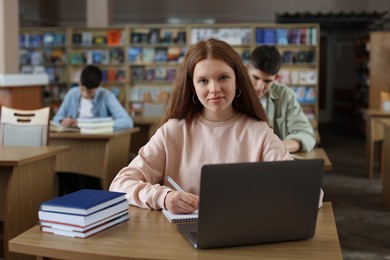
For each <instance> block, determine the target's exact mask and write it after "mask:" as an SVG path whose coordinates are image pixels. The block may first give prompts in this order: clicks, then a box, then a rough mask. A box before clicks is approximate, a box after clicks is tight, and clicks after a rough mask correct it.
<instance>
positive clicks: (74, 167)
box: [49, 127, 139, 190]
mask: <svg viewBox="0 0 390 260" xmlns="http://www.w3.org/2000/svg"><path fill="white" fill-rule="evenodd" d="M138 131H139V128H138V127H135V128H130V129H126V130H121V131H116V132H113V133H104V134H81V133H76V132H62V133H57V132H50V139H49V143H50V144H51V145H69V146H70V147H71V151H69V152H67V153H64V154H61V155H59V156H58V158H57V161H56V167H55V170H56V172H69V173H78V174H85V175H88V176H93V177H98V178H100V179H101V180H102V186H103V189H105V190H108V188H109V187H110V184H111V181H112V180H113V179H114V177H115V176H116V175H117V173H118V172H119V170H120V169H122V168H123V167H125V166H127V165H128V164H129V148H130V141H131V137H132V135H133V134H134V133H136V132H138Z"/></svg>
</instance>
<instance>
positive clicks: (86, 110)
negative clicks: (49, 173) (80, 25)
mask: <svg viewBox="0 0 390 260" xmlns="http://www.w3.org/2000/svg"><path fill="white" fill-rule="evenodd" d="M101 82H102V71H101V70H100V68H99V67H97V66H94V65H87V66H86V67H84V69H83V70H82V72H81V76H80V85H79V87H78V88H71V89H70V90H69V91H68V93H67V94H66V95H65V98H64V101H63V102H62V104H61V106H60V108H59V110H58V112H57V113H56V114H55V116H54V118H53V121H54V122H57V123H61V124H62V125H63V126H77V118H90V117H112V118H113V120H114V131H116V130H121V129H128V128H132V127H134V123H133V120H132V119H131V117H130V116H129V114H128V113H127V111H126V110H125V109H124V108H123V106H122V105H121V104H120V103H119V101H118V99H117V98H116V97H115V95H114V94H113V93H112V92H110V91H109V90H107V89H104V88H102V87H100V84H101ZM58 182H59V189H58V190H59V191H58V192H59V195H60V196H62V195H65V194H68V193H71V192H74V191H77V190H79V189H83V188H91V189H101V188H102V187H101V183H100V179H98V178H95V177H91V176H85V175H81V174H72V173H65V172H59V173H58Z"/></svg>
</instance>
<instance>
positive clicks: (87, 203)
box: [40, 189, 126, 215]
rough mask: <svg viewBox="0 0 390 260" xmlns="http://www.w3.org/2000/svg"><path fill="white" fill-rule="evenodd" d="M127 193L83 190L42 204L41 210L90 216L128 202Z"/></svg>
mask: <svg viewBox="0 0 390 260" xmlns="http://www.w3.org/2000/svg"><path fill="white" fill-rule="evenodd" d="M125 194H126V193H122V192H111V191H105V190H92V189H83V190H79V191H76V192H73V193H70V194H67V195H64V196H61V197H58V198H55V199H52V200H49V201H46V202H43V203H42V204H41V207H40V210H42V211H53V212H58V213H67V214H79V215H89V214H92V213H94V212H96V211H99V210H101V209H104V208H107V207H108V206H111V205H113V204H116V203H118V202H121V201H123V200H126V198H125Z"/></svg>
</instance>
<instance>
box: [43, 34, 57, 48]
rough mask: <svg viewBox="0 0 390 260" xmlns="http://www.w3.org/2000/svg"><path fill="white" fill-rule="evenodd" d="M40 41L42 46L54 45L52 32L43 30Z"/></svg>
mask: <svg viewBox="0 0 390 260" xmlns="http://www.w3.org/2000/svg"><path fill="white" fill-rule="evenodd" d="M42 43H43V46H53V45H54V33H52V32H45V33H43V34H42Z"/></svg>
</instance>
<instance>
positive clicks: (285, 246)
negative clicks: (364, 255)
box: [9, 202, 342, 260]
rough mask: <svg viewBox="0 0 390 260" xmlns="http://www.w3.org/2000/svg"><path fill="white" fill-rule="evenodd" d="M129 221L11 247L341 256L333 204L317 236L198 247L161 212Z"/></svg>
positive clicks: (143, 255) (106, 254)
mask: <svg viewBox="0 0 390 260" xmlns="http://www.w3.org/2000/svg"><path fill="white" fill-rule="evenodd" d="M129 213H130V220H129V221H128V222H126V223H122V224H119V225H117V226H114V227H112V228H110V229H107V230H104V231H103V232H100V233H98V234H96V235H94V236H91V237H89V238H87V239H74V238H69V237H63V236H58V235H52V234H45V233H43V232H41V231H39V228H38V226H35V227H34V228H32V229H30V230H28V231H26V232H24V233H23V234H21V235H19V236H18V237H16V238H14V239H12V240H11V241H10V243H9V246H10V250H12V251H13V252H19V253H24V254H31V255H36V256H43V257H51V258H60V259H85V260H88V259H91V260H92V259H94V260H95V259H110V260H111V259H213V260H214V259H216V260H218V259H237V260H240V259H342V255H341V249H340V243H339V239H338V236H337V230H336V225H335V220H334V216H333V210H332V205H331V204H330V203H329V202H328V203H324V206H323V208H321V209H319V211H318V219H317V228H316V234H315V237H314V238H312V239H310V240H302V241H295V242H285V243H274V244H262V245H254V246H242V247H231V248H220V249H206V250H201V249H194V248H193V247H192V246H191V245H190V244H189V243H188V242H187V240H186V239H185V238H184V236H183V235H182V234H181V233H180V232H179V231H178V230H177V228H176V225H175V224H171V223H169V222H168V220H167V219H166V218H165V217H164V216H163V214H162V213H161V212H160V211H153V210H146V209H140V208H135V207H130V208H129Z"/></svg>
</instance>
